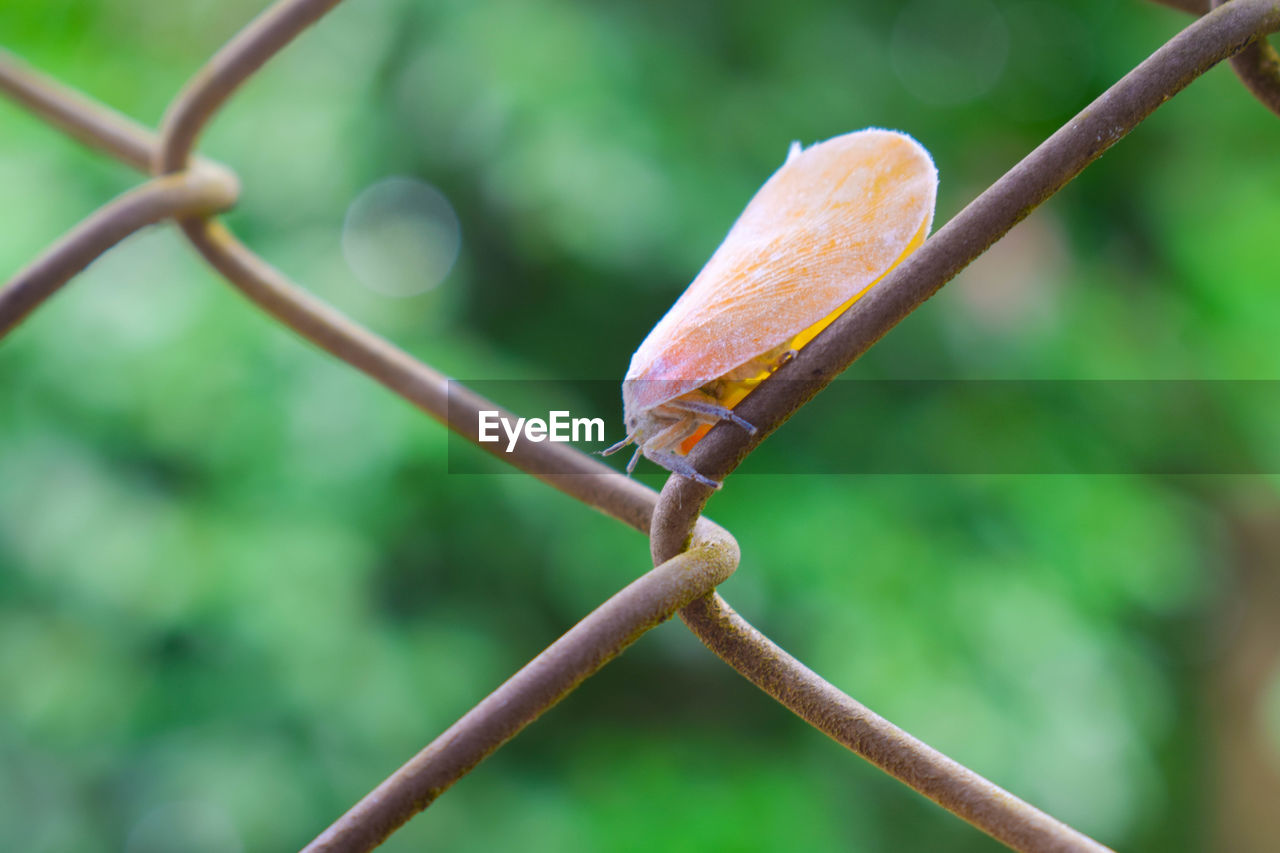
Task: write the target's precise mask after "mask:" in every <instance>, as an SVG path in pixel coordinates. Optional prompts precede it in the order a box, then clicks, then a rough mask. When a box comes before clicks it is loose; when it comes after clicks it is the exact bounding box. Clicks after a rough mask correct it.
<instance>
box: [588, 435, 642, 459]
mask: <svg viewBox="0 0 1280 853" xmlns="http://www.w3.org/2000/svg"><path fill="white" fill-rule="evenodd" d="M633 440H634V437H633V436H630V435H629V436H627V437H626V438H624V439H622V441H619V442H618V443H617V444H615V445H613V446H612V447H606V448H605V449H604V450H597V451H596V452H597V453H599V454H600V455H601V456H612V455H613V454H615V453H617V452H618V451H619V450H621V449H622V448H624V447H626V446H627V445H628V444H630V443H631V442H632V441H633ZM637 449H639V448H637Z"/></svg>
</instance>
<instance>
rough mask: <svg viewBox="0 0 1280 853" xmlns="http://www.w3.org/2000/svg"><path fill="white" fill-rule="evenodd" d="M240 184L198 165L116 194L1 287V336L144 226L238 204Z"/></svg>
mask: <svg viewBox="0 0 1280 853" xmlns="http://www.w3.org/2000/svg"><path fill="white" fill-rule="evenodd" d="M237 191H238V184H237V183H236V182H235V180H234V179H232V180H228V179H227V175H226V173H223V172H220V171H219V172H215V171H213V170H206V169H197V170H195V171H192V172H179V173H177V174H174V175H165V176H164V177H162V178H153V179H151V180H150V181H148V182H147V183H145V184H143V185H142V186H140V187H135V188H134V189H131V190H129V191H128V192H126V193H124V194H122V195H120V196H117V197H116V198H115V199H113V200H111V201H110V202H108V203H107V204H105V205H103V206H102V207H100V208H98V209H97V210H96V211H94V212H93V213H92V214H91V215H90V216H89V217H88V218H87V219H85V220H84V221H83V222H81V223H80V224H79V225H77V226H76V227H75V228H74V229H72V230H71V231H70V232H69V233H67V234H65V235H64V236H63V237H62V238H61V239H59V240H58V242H56V243H54V244H53V245H52V246H50V247H49V248H48V249H46V250H45V252H44V254H42V255H40V257H38V258H36V260H35V261H33V262H32V263H31V264H29V265H28V266H27V267H26V268H24V269H22V270H20V271H19V272H18V273H17V274H16V275H15V276H14V277H13V278H12V279H10V280H9V282H8V283H7V284H6V285H5V286H4V289H3V290H0V340H3V339H4V337H5V336H6V335H7V334H8V333H9V332H10V331H12V330H13V328H14V327H15V326H17V325H18V324H19V323H21V322H22V321H23V320H24V319H26V317H27V315H28V314H30V313H31V312H32V311H34V310H35V309H36V308H38V307H39V306H40V304H41V303H43V302H44V301H45V300H46V299H48V298H49V297H50V296H52V295H53V294H54V293H56V292H57V291H58V290H59V289H60V288H61V287H62V285H64V284H66V283H67V281H69V280H70V279H71V277H72V276H74V275H76V274H77V273H79V272H81V271H82V270H84V268H85V267H87V266H89V264H91V263H93V261H94V260H95V259H97V258H98V257H99V256H100V255H102V254H103V253H104V252H106V251H107V250H108V249H110V248H111V247H112V246H114V245H115V244H117V243H119V242H120V241H121V240H123V239H124V238H125V237H128V236H129V235H130V234H132V233H134V232H135V231H137V230H138V229H140V228H143V227H145V226H147V225H152V224H154V223H156V222H159V221H161V220H162V219H168V218H169V217H171V216H196V215H205V214H211V213H217V212H218V211H222V210H226V209H228V208H230V207H231V206H232V205H234V204H235V201H236V194H237Z"/></svg>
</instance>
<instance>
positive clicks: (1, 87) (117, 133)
mask: <svg viewBox="0 0 1280 853" xmlns="http://www.w3.org/2000/svg"><path fill="white" fill-rule="evenodd" d="M0 92H3V93H4V94H6V95H8V96H9V97H10V98H12V99H13V100H14V101H16V102H17V103H19V104H21V105H22V106H24V107H26V108H27V109H28V110H30V111H31V112H33V113H35V114H36V115H38V116H40V117H41V118H42V119H44V120H45V121H47V122H48V123H50V124H52V125H53V126H54V127H57V128H59V129H60V130H62V131H64V132H65V133H67V134H68V135H69V136H72V137H74V138H75V139H77V140H79V141H80V142H82V143H84V144H85V145H88V146H89V147H90V148H96V149H98V150H99V151H102V152H104V153H106V154H109V155H110V156H112V157H114V158H115V159H117V160H119V161H121V162H123V163H125V164H127V165H129V166H132V167H133V168H135V169H137V170H138V171H139V172H142V173H143V174H144V175H149V174H150V173H151V163H152V161H153V160H154V159H155V152H156V151H157V150H159V145H158V141H159V137H158V136H157V135H156V133H155V132H154V131H152V130H151V128H149V127H144V126H143V125H141V124H139V123H138V122H136V121H134V120H133V119H131V118H129V117H128V116H126V115H123V114H122V113H119V112H117V111H115V110H113V109H111V108H110V107H107V106H105V105H103V104H101V103H99V102H97V101H94V100H92V99H91V98H88V97H86V96H84V95H82V94H81V93H79V92H77V91H75V90H74V89H71V88H69V87H67V86H65V85H63V84H62V83H59V82H58V81H57V80H54V79H53V78H52V77H49V76H48V75H45V74H41V73H40V72H39V71H36V70H35V69H34V68H32V67H31V66H30V65H27V64H26V63H25V62H23V61H22V60H21V59H19V58H18V57H16V56H14V55H13V54H12V53H10V52H9V51H7V50H4V49H3V48H0ZM196 165H197V167H199V168H201V169H207V170H211V171H215V172H218V173H220V174H221V176H222V177H223V179H224V180H228V181H234V180H235V175H234V174H233V173H232V172H231V170H230V169H227V168H226V167H225V166H222V165H221V164H219V163H216V162H214V161H212V160H208V159H206V158H203V157H201V158H198V159H197V160H196Z"/></svg>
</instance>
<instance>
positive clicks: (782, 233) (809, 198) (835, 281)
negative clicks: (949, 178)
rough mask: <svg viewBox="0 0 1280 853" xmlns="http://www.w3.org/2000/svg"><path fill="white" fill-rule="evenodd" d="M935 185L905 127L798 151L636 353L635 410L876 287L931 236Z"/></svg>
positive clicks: (628, 393) (928, 162)
mask: <svg viewBox="0 0 1280 853" xmlns="http://www.w3.org/2000/svg"><path fill="white" fill-rule="evenodd" d="M937 186H938V175H937V170H936V169H935V168H934V165H933V160H932V159H931V158H930V157H929V152H927V151H925V149H924V148H923V147H922V146H921V145H920V144H919V143H918V142H916V141H915V140H914V139H912V138H911V137H909V136H907V135H905V134H902V133H897V132H894V131H889V130H878V129H869V130H860V131H857V132H854V133H847V134H844V135H843V136H837V137H835V138H833V139H828V140H827V141H826V142H820V143H818V144H816V145H813V146H811V147H809V148H806V149H804V150H803V151H796V150H795V149H793V150H792V153H791V155H790V156H788V158H787V161H786V162H785V163H784V164H783V165H782V168H780V169H779V170H778V171H777V172H775V173H774V174H773V176H772V177H770V178H769V180H768V181H766V182H765V184H764V186H763V187H761V188H760V190H759V192H757V193H756V194H755V197H753V198H752V199H751V201H750V203H748V205H747V208H746V210H744V211H743V212H742V215H741V216H740V217H739V218H738V221H737V222H735V223H734V225H733V228H732V229H731V230H730V231H729V235H728V236H727V237H726V238H725V240H724V242H723V243H721V244H720V248H718V249H716V252H715V254H714V255H712V257H711V260H710V261H708V262H707V265H706V266H705V267H703V269H702V272H700V273H698V276H697V278H695V279H694V280H693V283H692V284H690V285H689V287H688V289H687V290H685V292H684V294H683V295H681V297H680V299H679V300H677V302H676V304H675V305H674V306H672V308H671V310H670V311H668V312H667V314H666V316H665V317H663V318H662V319H661V320H660V321H659V322H658V325H656V326H654V328H653V331H652V332H650V333H649V336H648V337H647V338H645V340H644V342H643V343H642V344H640V348H639V349H638V350H636V353H635V355H634V356H633V357H632V359H631V367H630V369H629V370H628V371H627V377H626V381H624V383H623V399H624V402H625V404H626V409H627V411H628V412H638V411H644V410H646V409H650V408H652V407H654V406H657V405H660V404H661V403H664V402H666V401H668V400H671V399H672V398H674V397H678V396H680V395H681V394H684V393H686V392H688V391H691V390H693V389H694V388H697V387H698V386H700V385H703V384H705V383H706V382H709V381H711V380H712V379H716V378H717V377H720V376H723V375H724V374H725V373H727V372H728V371H729V370H731V369H732V368H734V367H737V366H738V365H740V364H743V363H744V362H746V361H749V360H750V359H752V358H754V357H755V356H757V355H760V354H762V353H764V352H766V351H768V350H770V349H772V348H773V347H775V346H778V345H779V344H781V343H783V342H784V341H787V340H789V339H791V338H792V337H794V336H795V335H796V334H797V333H799V332H801V331H803V330H805V329H806V328H808V327H809V326H812V325H813V324H814V323H816V322H818V321H819V320H821V319H822V318H823V317H825V316H827V315H828V314H830V313H831V312H832V311H834V310H835V309H836V308H838V307H839V306H840V305H842V304H843V303H844V302H847V301H848V300H849V299H851V298H852V297H854V296H856V295H857V294H859V293H860V292H862V291H863V290H865V289H866V288H868V287H869V286H870V285H872V284H873V283H875V282H876V281H877V280H878V279H879V278H881V277H882V276H883V275H884V274H885V273H886V272H888V271H889V270H890V269H891V268H892V267H893V266H894V265H895V264H897V263H898V261H900V260H901V259H902V258H903V256H904V254H905V253H906V252H907V251H908V248H909V247H913V245H912V240H913V238H915V237H916V236H917V235H924V234H927V233H928V229H929V225H930V224H931V223H932V220H933V208H934V200H935V197H936V194H937Z"/></svg>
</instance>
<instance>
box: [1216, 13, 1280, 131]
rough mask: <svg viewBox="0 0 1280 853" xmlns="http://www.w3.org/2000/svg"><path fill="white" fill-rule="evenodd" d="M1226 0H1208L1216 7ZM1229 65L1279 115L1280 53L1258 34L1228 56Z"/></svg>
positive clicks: (1246, 85) (1268, 107)
mask: <svg viewBox="0 0 1280 853" xmlns="http://www.w3.org/2000/svg"><path fill="white" fill-rule="evenodd" d="M1225 2H1227V0H1209V5H1210V6H1211V7H1213V8H1215V9H1216V8H1217V7H1219V6H1221V5H1223V4H1224V3H1225ZM1231 69H1232V70H1233V71H1235V72H1236V76H1237V77H1239V78H1240V82H1241V83H1243V84H1244V87H1245V88H1246V89H1248V90H1249V91H1250V92H1252V93H1253V96H1254V97H1255V98H1257V99H1258V101H1259V102H1260V103H1261V104H1262V105H1263V106H1264V107H1266V108H1267V109H1269V110H1271V112H1273V113H1275V114H1276V115H1278V116H1280V53H1277V52H1276V49H1275V48H1274V47H1272V46H1271V45H1270V43H1268V42H1267V39H1266V36H1259V37H1258V39H1257V40H1256V41H1254V42H1253V44H1250V45H1249V46H1248V47H1246V48H1245V49H1244V50H1242V51H1240V52H1239V53H1237V54H1236V55H1235V56H1233V57H1231Z"/></svg>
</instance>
